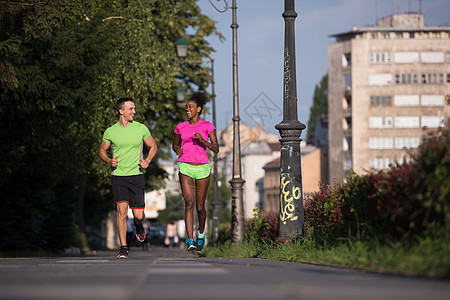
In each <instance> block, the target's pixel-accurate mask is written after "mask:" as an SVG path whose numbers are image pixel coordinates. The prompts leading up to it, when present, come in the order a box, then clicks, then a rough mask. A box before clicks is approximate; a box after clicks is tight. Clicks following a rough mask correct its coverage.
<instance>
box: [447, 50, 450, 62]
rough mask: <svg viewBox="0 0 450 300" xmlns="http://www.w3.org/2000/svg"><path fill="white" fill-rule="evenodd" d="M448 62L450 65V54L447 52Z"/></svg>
mask: <svg viewBox="0 0 450 300" xmlns="http://www.w3.org/2000/svg"><path fill="white" fill-rule="evenodd" d="M447 62H448V63H450V52H447Z"/></svg>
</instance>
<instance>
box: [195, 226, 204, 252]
mask: <svg viewBox="0 0 450 300" xmlns="http://www.w3.org/2000/svg"><path fill="white" fill-rule="evenodd" d="M205 237H206V234H205V233H203V237H200V232H199V231H197V251H198V252H200V251H202V250H203V248H205Z"/></svg>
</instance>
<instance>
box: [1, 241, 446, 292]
mask: <svg viewBox="0 0 450 300" xmlns="http://www.w3.org/2000/svg"><path fill="white" fill-rule="evenodd" d="M115 254H116V252H111V251H102V252H97V253H96V254H94V255H89V256H84V257H57V258H1V259H0V299H8V300H11V299H46V300H48V299H120V300H122V299H178V300H183V299H333V300H339V299H343V300H344V299H345V300H352V299H358V300H359V299H363V300H369V299H396V300H397V299H407V300H414V299H433V300H438V299H446V300H448V299H450V281H449V280H434V279H418V278H407V277H402V276H392V275H380V274H374V273H367V272H359V271H354V270H348V269H341V268H333V267H324V266H315V265H309V264H299V263H288V262H276V261H270V260H261V259H230V258H199V257H196V256H193V255H190V254H188V253H186V252H185V251H184V250H179V249H165V248H157V247H151V248H150V250H149V251H142V250H141V249H133V250H132V251H130V254H129V257H128V259H120V260H119V259H116V258H115Z"/></svg>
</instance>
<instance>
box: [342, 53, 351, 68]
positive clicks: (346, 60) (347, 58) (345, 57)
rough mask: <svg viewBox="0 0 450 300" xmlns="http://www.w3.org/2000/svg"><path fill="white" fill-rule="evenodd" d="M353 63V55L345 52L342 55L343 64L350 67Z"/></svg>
mask: <svg viewBox="0 0 450 300" xmlns="http://www.w3.org/2000/svg"><path fill="white" fill-rule="evenodd" d="M351 65H352V55H351V54H350V53H344V54H343V55H342V66H343V67H350V66H351Z"/></svg>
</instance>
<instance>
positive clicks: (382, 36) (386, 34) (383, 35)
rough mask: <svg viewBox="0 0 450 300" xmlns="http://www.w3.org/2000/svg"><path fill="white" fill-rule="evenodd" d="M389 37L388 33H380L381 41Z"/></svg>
mask: <svg viewBox="0 0 450 300" xmlns="http://www.w3.org/2000/svg"><path fill="white" fill-rule="evenodd" d="M389 37H390V35H389V32H383V33H381V38H382V39H389Z"/></svg>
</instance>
